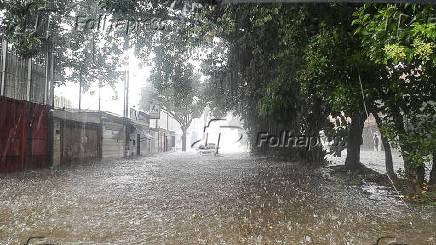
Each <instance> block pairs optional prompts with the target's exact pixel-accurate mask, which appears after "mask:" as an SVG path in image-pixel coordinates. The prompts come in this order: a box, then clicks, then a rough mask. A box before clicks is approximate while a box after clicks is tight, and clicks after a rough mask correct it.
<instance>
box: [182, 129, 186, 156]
mask: <svg viewBox="0 0 436 245" xmlns="http://www.w3.org/2000/svg"><path fill="white" fill-rule="evenodd" d="M182 151H186V129H185V128H182Z"/></svg>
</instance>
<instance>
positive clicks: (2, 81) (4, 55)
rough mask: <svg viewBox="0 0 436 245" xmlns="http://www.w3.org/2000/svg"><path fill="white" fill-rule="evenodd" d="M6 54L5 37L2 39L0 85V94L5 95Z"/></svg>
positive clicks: (6, 44)
mask: <svg viewBox="0 0 436 245" xmlns="http://www.w3.org/2000/svg"><path fill="white" fill-rule="evenodd" d="M7 56H8V41H7V40H6V39H3V40H2V80H1V86H0V96H4V95H5V86H6V63H7Z"/></svg>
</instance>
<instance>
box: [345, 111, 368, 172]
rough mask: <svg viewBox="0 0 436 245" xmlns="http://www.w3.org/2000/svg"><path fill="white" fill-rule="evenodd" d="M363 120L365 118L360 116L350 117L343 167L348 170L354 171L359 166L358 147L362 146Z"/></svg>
mask: <svg viewBox="0 0 436 245" xmlns="http://www.w3.org/2000/svg"><path fill="white" fill-rule="evenodd" d="M365 119H366V117H365V116H363V115H361V114H357V115H354V116H352V117H351V126H350V133H349V135H348V145H347V158H346V159H345V167H346V168H348V169H350V170H356V169H358V168H359V166H360V145H361V144H362V131H363V124H364V122H365Z"/></svg>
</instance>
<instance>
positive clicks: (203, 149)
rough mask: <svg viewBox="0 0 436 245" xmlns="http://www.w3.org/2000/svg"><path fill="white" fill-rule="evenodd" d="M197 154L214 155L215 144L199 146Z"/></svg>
mask: <svg viewBox="0 0 436 245" xmlns="http://www.w3.org/2000/svg"><path fill="white" fill-rule="evenodd" d="M198 152H199V153H200V155H204V154H214V155H215V154H216V144H215V143H209V144H207V145H206V146H205V145H200V146H199V147H198Z"/></svg>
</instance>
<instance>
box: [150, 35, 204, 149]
mask: <svg viewBox="0 0 436 245" xmlns="http://www.w3.org/2000/svg"><path fill="white" fill-rule="evenodd" d="M186 44H187V40H186V39H183V36H176V35H175V34H174V36H164V37H162V39H161V40H160V44H159V45H157V46H155V47H154V55H155V58H154V59H153V70H152V73H151V75H150V78H149V82H150V83H151V84H152V85H153V88H154V89H155V93H154V94H153V96H152V98H153V100H154V101H155V102H157V103H159V105H160V106H162V108H163V109H164V110H165V111H166V112H167V113H168V114H169V115H170V116H171V117H173V118H174V119H175V120H176V121H177V122H178V123H179V124H180V128H181V130H182V151H186V131H187V129H188V128H189V126H190V125H191V122H192V120H193V119H194V118H198V117H199V116H200V115H201V113H202V111H203V109H204V107H205V104H204V103H203V101H202V95H201V93H202V89H201V86H202V85H201V82H200V75H199V74H198V73H197V72H196V71H195V67H194V65H193V64H192V63H190V62H192V60H191V59H190V58H192V55H193V51H192V50H190V49H189V48H188V47H187V45H186ZM149 103H150V100H147V99H146V98H145V97H144V99H143V103H142V107H143V108H144V109H145V108H147V107H148V104H149Z"/></svg>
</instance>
